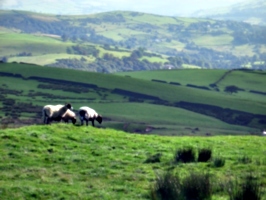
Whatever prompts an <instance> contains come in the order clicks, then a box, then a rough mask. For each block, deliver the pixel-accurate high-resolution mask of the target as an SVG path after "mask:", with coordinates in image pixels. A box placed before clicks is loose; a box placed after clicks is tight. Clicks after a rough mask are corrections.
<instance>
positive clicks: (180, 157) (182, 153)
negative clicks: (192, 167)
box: [175, 147, 196, 163]
mask: <svg viewBox="0 0 266 200" xmlns="http://www.w3.org/2000/svg"><path fill="white" fill-rule="evenodd" d="M195 158H196V154H195V150H194V149H193V148H192V147H186V148H183V149H179V150H177V152H176V154H175V162H183V163H188V162H194V161H195Z"/></svg>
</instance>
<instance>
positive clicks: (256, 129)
mask: <svg viewBox="0 0 266 200" xmlns="http://www.w3.org/2000/svg"><path fill="white" fill-rule="evenodd" d="M0 72H2V73H3V72H5V73H11V75H9V76H6V75H4V74H3V75H1V79H0V89H1V91H2V92H1V93H2V98H1V103H2V110H3V111H2V112H1V113H0V116H1V118H2V124H3V123H4V124H5V123H8V124H9V126H11V127H12V126H19V125H21V124H23V121H22V122H21V121H19V120H18V121H16V120H15V121H12V120H10V117H11V116H13V115H14V114H15V113H14V112H15V111H14V110H13V109H14V108H16V107H19V108H20V110H21V111H20V112H21V114H19V113H20V112H18V114H19V115H20V116H16V118H18V119H20V118H24V116H31V120H33V119H34V118H35V121H34V122H31V124H32V123H42V120H41V108H42V106H44V105H46V104H63V103H64V102H71V103H72V105H73V107H74V109H76V110H75V111H77V109H78V108H79V107H80V106H84V105H88V106H91V107H93V108H95V109H96V110H97V111H98V112H99V113H100V114H102V115H103V116H104V117H105V122H104V123H103V124H102V125H100V126H102V127H116V128H118V129H122V130H125V127H130V128H128V129H127V130H128V131H129V132H135V131H137V130H138V131H140V132H143V133H146V132H147V133H156V134H164V135H187V134H189V135H190V134H192V135H205V134H251V133H252V134H254V133H255V134H259V133H260V132H261V129H263V128H264V121H263V116H265V115H266V107H265V106H266V104H265V95H263V94H258V93H251V92H250V90H251V89H253V90H256V91H259V92H262V93H263V92H265V90H264V87H263V86H264V85H265V80H266V79H264V78H263V77H264V76H265V73H264V72H261V71H238V70H236V71H226V70H195V69H194V70H191V69H190V70H163V71H146V72H141V73H140V72H128V73H119V74H117V75H114V74H101V73H94V72H82V71H79V70H70V69H60V68H53V67H41V66H37V65H26V64H16V63H12V64H1V65H0ZM15 74H17V75H19V77H18V76H15ZM32 77H37V79H36V78H35V79H34V78H32ZM222 77H224V78H223V79H221V78H222ZM237 77H238V78H237ZM241 77H243V79H242V78H241ZM40 78H48V80H46V79H44V81H42V79H40ZM159 78H160V79H159ZM153 79H154V80H158V79H159V81H165V82H164V83H161V82H158V81H151V80H153ZM52 80H53V81H57V82H52ZM218 80H220V81H218ZM231 80H235V81H234V85H236V86H237V87H239V88H242V89H244V90H242V91H239V92H238V93H234V94H229V93H227V92H224V91H223V90H224V88H225V87H226V86H228V85H231V84H233V82H231ZM250 80H257V81H256V82H251V81H250ZM62 81H65V82H62ZM68 81H72V82H69V83H68ZM170 82H178V83H180V85H174V84H170ZM215 82H216V85H217V87H216V88H212V87H210V86H209V85H210V84H213V83H215ZM74 83H77V84H79V85H77V86H75V85H73V84H74ZM82 84H83V85H82ZM84 84H91V85H88V86H86V85H85V86H84ZM187 84H191V85H193V86H200V87H207V88H208V90H206V89H200V88H195V87H189V86H187ZM239 102H241V103H239ZM25 103H26V107H25V106H24V107H23V104H25ZM188 105H189V107H188ZM191 106H192V107H191ZM204 106H205V107H204ZM206 106H207V107H206ZM31 107H32V109H31ZM217 109H218V110H217ZM29 110H31V111H29ZM28 112H29V113H28ZM27 113H28V114H27ZM16 118H15V119H16ZM229 119H230V120H229ZM239 120H240V121H239ZM147 129H148V130H149V131H146V130H147ZM195 129H196V130H197V131H194V130H195ZM160 130H163V132H161V131H160ZM230 131H231V132H230Z"/></svg>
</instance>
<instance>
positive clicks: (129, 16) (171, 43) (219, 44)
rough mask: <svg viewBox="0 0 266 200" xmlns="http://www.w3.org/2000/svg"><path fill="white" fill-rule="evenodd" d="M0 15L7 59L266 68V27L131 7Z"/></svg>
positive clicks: (66, 64)
mask: <svg viewBox="0 0 266 200" xmlns="http://www.w3.org/2000/svg"><path fill="white" fill-rule="evenodd" d="M0 16H1V17H0V34H1V37H0V42H1V48H0V57H1V58H2V60H3V61H4V62H27V63H34V64H39V65H49V66H57V67H62V68H75V69H80V70H87V71H96V72H104V73H114V72H119V71H136V70H154V69H163V68H169V67H170V68H187V67H189V68H195V67H196V68H204V69H205V68H207V69H211V68H215V69H216V68H222V69H235V68H242V67H248V68H254V69H265V54H266V40H265V34H263V33H264V32H265V27H263V26H252V25H249V24H246V23H241V22H235V21H219V20H212V19H200V18H199V19H196V18H180V17H168V16H159V15H151V14H145V13H137V12H123V11H117V12H107V13H99V14H94V15H80V16H67V15H48V14H39V13H32V12H23V11H0ZM243 33H244V34H243Z"/></svg>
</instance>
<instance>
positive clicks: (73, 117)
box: [62, 109, 77, 124]
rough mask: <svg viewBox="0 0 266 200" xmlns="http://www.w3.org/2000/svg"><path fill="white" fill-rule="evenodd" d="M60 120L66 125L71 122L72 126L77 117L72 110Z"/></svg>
mask: <svg viewBox="0 0 266 200" xmlns="http://www.w3.org/2000/svg"><path fill="white" fill-rule="evenodd" d="M62 120H63V121H64V122H66V123H68V121H69V120H71V121H72V123H73V124H75V123H76V121H77V117H76V114H75V113H74V112H73V111H72V110H69V109H68V110H67V111H66V112H65V114H64V115H63V116H62Z"/></svg>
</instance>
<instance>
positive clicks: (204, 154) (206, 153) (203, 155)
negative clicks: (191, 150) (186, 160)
mask: <svg viewBox="0 0 266 200" xmlns="http://www.w3.org/2000/svg"><path fill="white" fill-rule="evenodd" d="M211 157H212V150H211V149H206V148H205V149H200V150H199V155H198V162H207V161H209V160H210V159H211Z"/></svg>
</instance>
